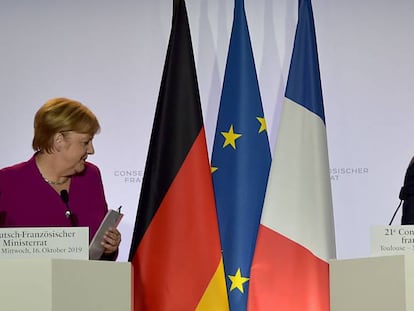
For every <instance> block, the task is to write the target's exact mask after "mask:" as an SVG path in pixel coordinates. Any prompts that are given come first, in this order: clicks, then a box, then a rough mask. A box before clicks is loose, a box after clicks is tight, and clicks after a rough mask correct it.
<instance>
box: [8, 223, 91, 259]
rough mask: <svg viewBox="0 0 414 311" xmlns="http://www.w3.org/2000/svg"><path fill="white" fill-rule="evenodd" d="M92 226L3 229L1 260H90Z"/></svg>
mask: <svg viewBox="0 0 414 311" xmlns="http://www.w3.org/2000/svg"><path fill="white" fill-rule="evenodd" d="M88 244H89V228H87V227H44V228H0V259H4V258H45V257H46V258H61V259H86V260H87V259H89V245H88Z"/></svg>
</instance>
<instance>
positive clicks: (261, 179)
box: [211, 0, 271, 311]
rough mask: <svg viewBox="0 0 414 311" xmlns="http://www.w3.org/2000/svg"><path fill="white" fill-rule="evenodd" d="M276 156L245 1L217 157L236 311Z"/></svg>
mask: <svg viewBox="0 0 414 311" xmlns="http://www.w3.org/2000/svg"><path fill="white" fill-rule="evenodd" d="M270 162H271V155H270V146H269V140H268V136H267V129H266V122H265V118H264V113H263V107H262V102H261V97H260V91H259V85H258V81H257V74H256V68H255V63H254V57H253V51H252V47H251V42H250V35H249V29H248V24H247V19H246V14H245V8H244V2H243V0H236V1H235V7H234V19H233V26H232V31H231V37H230V43H229V50H228V55H227V63H226V70H225V75H224V82H223V89H222V94H221V100H220V106H219V112H218V119H217V125H216V132H215V137H214V144H213V152H212V162H211V166H212V175H213V184H214V193H215V198H216V207H217V214H218V219H219V227H220V237H221V243H222V248H223V260H224V268H225V274H226V282H227V291H228V297H229V303H230V309H231V310H234V311H236V310H246V308H247V295H248V288H249V278H250V265H251V261H252V258H253V253H254V248H255V243H256V236H257V230H258V226H259V224H260V215H261V211H262V206H263V201H264V195H265V190H266V184H267V178H268V174H269V169H270Z"/></svg>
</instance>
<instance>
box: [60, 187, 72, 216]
mask: <svg viewBox="0 0 414 311" xmlns="http://www.w3.org/2000/svg"><path fill="white" fill-rule="evenodd" d="M60 198H61V199H62V201H63V203H65V205H66V212H65V216H66V218H70V217H71V216H72V212H71V211H70V208H69V193H68V191H67V190H66V189H63V190H62V191H61V192H60Z"/></svg>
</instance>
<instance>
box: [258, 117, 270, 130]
mask: <svg viewBox="0 0 414 311" xmlns="http://www.w3.org/2000/svg"><path fill="white" fill-rule="evenodd" d="M256 119H257V121H259V122H260V129H259V133H261V132H263V131H266V130H267V127H266V120H265V118H260V117H256Z"/></svg>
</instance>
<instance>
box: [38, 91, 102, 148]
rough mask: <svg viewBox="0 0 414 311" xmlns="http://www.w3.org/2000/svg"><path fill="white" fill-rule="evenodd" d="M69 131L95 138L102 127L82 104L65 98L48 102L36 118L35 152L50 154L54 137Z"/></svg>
mask: <svg viewBox="0 0 414 311" xmlns="http://www.w3.org/2000/svg"><path fill="white" fill-rule="evenodd" d="M67 131H74V132H78V133H84V134H89V135H91V136H94V135H95V134H96V133H98V132H99V131H100V125H99V122H98V119H97V118H96V116H95V114H94V113H93V112H92V111H91V110H89V108H88V107H86V106H85V105H83V104H81V103H80V102H77V101H75V100H72V99H69V98H64V97H60V98H53V99H50V100H48V101H47V102H46V103H45V104H44V105H43V106H42V107H40V109H39V110H38V111H37V112H36V115H35V118H34V137H33V142H32V147H33V150H35V151H38V150H44V151H46V152H48V153H50V152H51V151H52V146H53V137H54V135H55V134H56V133H60V132H67Z"/></svg>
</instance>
